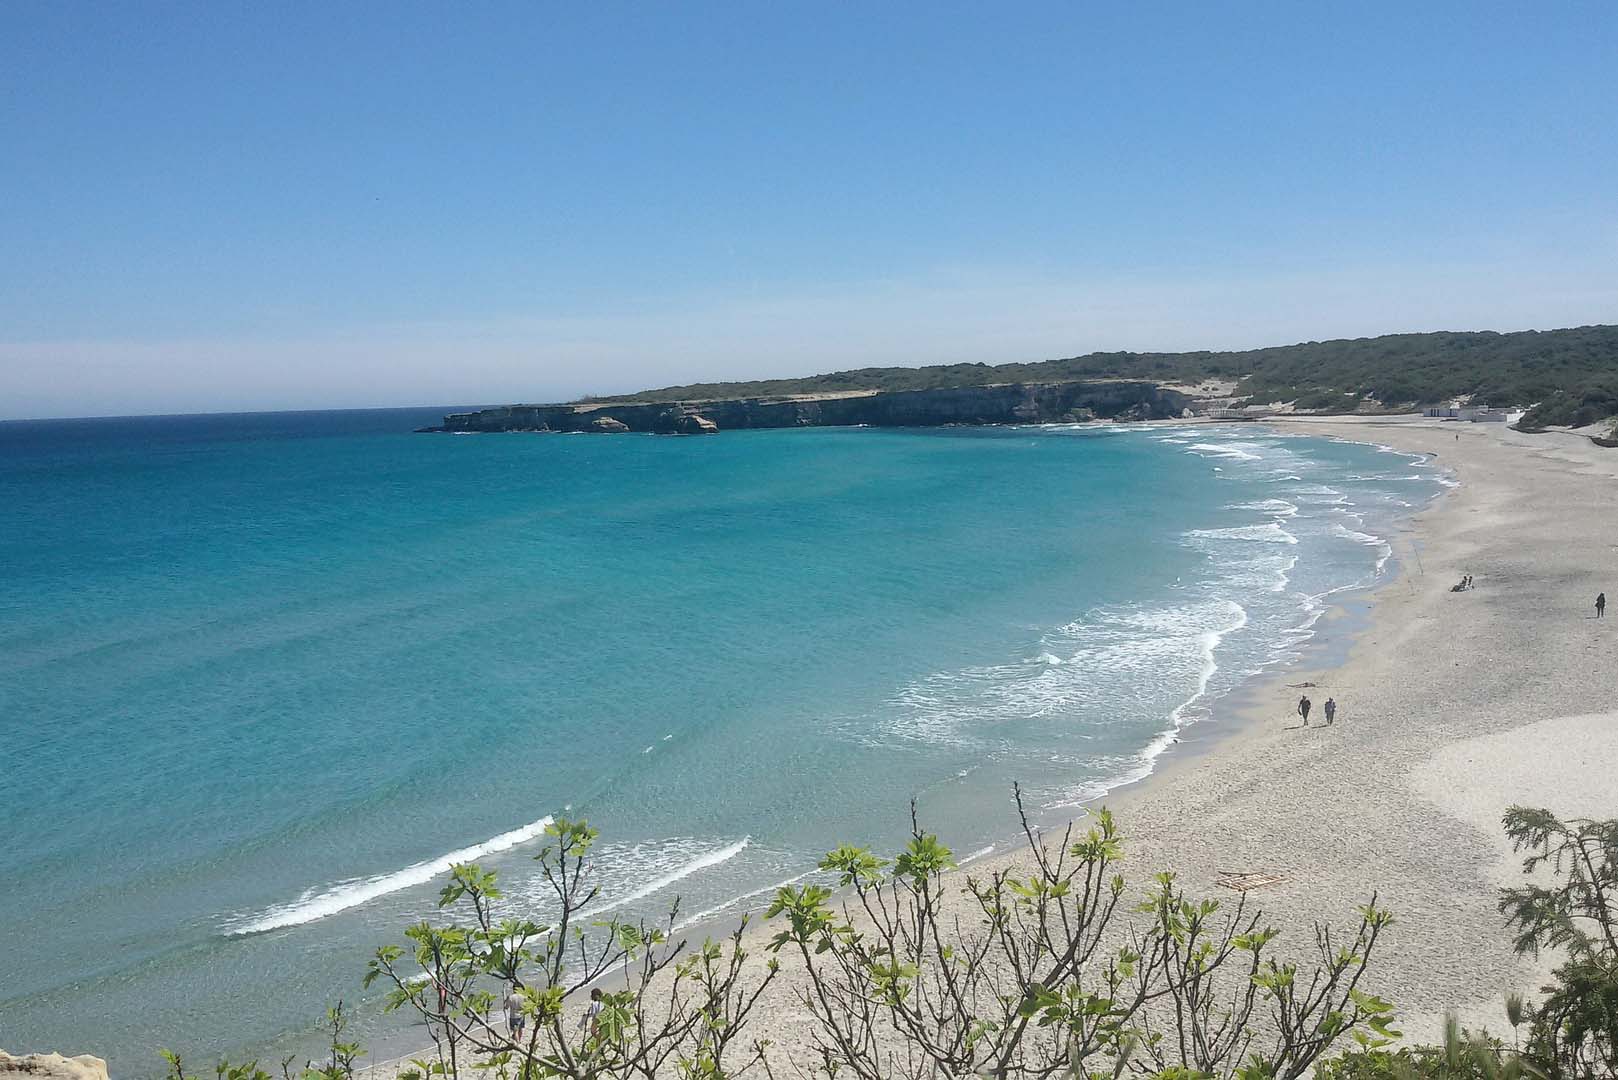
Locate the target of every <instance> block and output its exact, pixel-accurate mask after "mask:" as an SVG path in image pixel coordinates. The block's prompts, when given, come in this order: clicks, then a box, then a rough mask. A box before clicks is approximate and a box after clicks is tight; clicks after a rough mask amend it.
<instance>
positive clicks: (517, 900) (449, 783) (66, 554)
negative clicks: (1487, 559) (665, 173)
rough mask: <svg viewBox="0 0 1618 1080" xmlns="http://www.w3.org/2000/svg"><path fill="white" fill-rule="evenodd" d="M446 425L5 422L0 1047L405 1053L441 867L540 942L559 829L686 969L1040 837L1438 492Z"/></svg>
mask: <svg viewBox="0 0 1618 1080" xmlns="http://www.w3.org/2000/svg"><path fill="white" fill-rule="evenodd" d="M444 411H445V410H442V409H431V410H382V411H361V412H315V413H279V414H250V415H215V416H176V417H155V418H137V419H102V420H75V421H38V422H11V423H4V424H0V736H3V738H0V1046H4V1047H6V1048H7V1049H9V1050H11V1051H13V1052H19V1051H25V1050H46V1049H55V1050H63V1051H66V1052H70V1053H79V1052H92V1053H95V1054H97V1055H100V1056H103V1057H106V1058H108V1059H109V1061H110V1062H111V1065H112V1070H113V1072H114V1075H118V1076H123V1077H143V1076H148V1075H152V1074H156V1073H159V1072H160V1071H161V1067H162V1062H161V1061H160V1059H159V1057H158V1050H159V1048H160V1047H169V1048H172V1049H175V1050H177V1051H180V1052H182V1054H183V1055H184V1056H185V1057H186V1058H187V1059H188V1060H189V1061H190V1062H191V1063H192V1064H194V1065H198V1066H203V1067H206V1065H207V1063H208V1062H210V1061H212V1060H214V1059H216V1058H217V1057H218V1056H219V1055H222V1054H228V1055H231V1056H233V1057H240V1056H243V1055H248V1056H257V1057H259V1058H260V1059H261V1060H263V1061H265V1062H270V1061H278V1060H279V1059H280V1058H281V1057H282V1056H284V1055H305V1056H307V1055H310V1054H313V1053H314V1051H315V1048H316V1044H317V1039H318V1036H317V1032H316V1028H317V1024H318V1022H319V1020H320V1018H321V1013H322V1010H323V1009H324V1008H325V1007H326V1006H327V1005H329V1004H332V1003H335V1002H336V1001H338V1000H341V1001H343V1002H344V1003H345V1007H346V1008H347V1009H348V1010H349V1011H350V1012H351V1013H352V1014H353V1016H354V1018H355V1021H354V1022H355V1031H356V1033H357V1035H358V1036H359V1038H360V1039H361V1041H363V1042H365V1044H366V1045H367V1047H368V1048H370V1049H369V1051H368V1052H369V1053H370V1054H371V1055H374V1056H377V1057H381V1056H385V1055H386V1056H391V1053H398V1052H402V1051H403V1050H404V1049H407V1048H410V1047H412V1046H415V1045H419V1044H421V1043H422V1042H423V1041H424V1039H423V1036H422V1033H421V1031H420V1030H419V1029H413V1028H411V1026H410V1025H409V1023H408V1022H407V1021H405V1020H404V1019H402V1018H400V1017H399V1016H398V1015H396V1014H393V1015H384V1014H383V1013H382V1011H381V1010H380V1008H379V997H380V994H381V989H380V988H374V989H371V990H366V989H364V988H362V986H361V976H362V974H363V972H364V968H365V962H366V960H367V958H368V957H369V956H370V954H371V951H372V950H373V949H374V948H375V947H376V946H378V945H381V944H385V943H389V942H397V941H400V940H401V939H402V937H401V931H402V929H403V928H404V927H405V926H406V925H408V924H410V923H411V922H413V921H416V920H419V919H422V918H438V917H439V914H438V912H437V908H436V902H437V897H438V890H439V888H440V887H441V885H442V883H443V881H444V878H445V875H446V873H447V870H448V868H449V866H450V865H451V864H452V863H455V862H461V861H474V860H475V861H477V862H479V863H481V864H482V865H484V866H485V867H487V868H492V869H494V870H495V871H497V873H498V875H499V881H500V883H501V886H502V888H503V890H504V891H505V894H506V898H507V899H506V903H507V904H508V905H509V910H512V911H515V912H522V913H528V914H533V915H535V916H536V917H542V916H543V914H544V913H545V911H547V910H548V903H549V901H548V894H547V890H546V887H545V885H544V882H543V881H542V880H541V879H540V877H539V876H538V867H537V864H536V863H535V862H534V860H533V856H534V855H535V854H536V852H537V851H538V849H539V847H540V846H541V844H542V837H541V833H542V830H543V828H544V826H545V824H546V823H547V822H548V821H550V820H551V819H553V818H555V817H559V816H564V815H565V816H569V817H583V818H587V819H588V820H589V821H590V823H591V824H592V825H594V826H595V827H596V828H598V829H599V830H600V834H601V839H600V841H599V844H598V847H597V850H596V853H595V858H594V863H593V871H594V873H595V874H596V876H597V880H598V881H599V883H600V885H601V889H602V897H601V901H600V905H601V909H602V910H603V911H605V910H611V911H612V912H613V913H614V914H617V915H619V916H624V917H639V916H646V917H648V918H657V917H666V915H667V912H668V911H669V909H670V907H671V905H673V904H675V903H676V901H677V902H678V905H679V907H678V914H677V915H676V917H675V921H676V923H677V924H679V925H681V926H690V927H692V932H693V933H695V932H699V931H700V930H702V929H703V928H704V927H721V928H723V927H724V926H725V925H726V924H727V920H734V919H735V918H737V917H738V916H740V915H741V914H742V913H743V912H745V911H749V910H753V911H758V910H760V909H762V907H763V906H764V905H766V904H767V902H768V898H769V895H770V893H771V891H772V889H773V888H774V887H776V886H778V885H780V884H781V883H783V882H788V881H796V880H811V879H812V877H813V874H814V869H815V864H816V861H817V859H818V858H819V856H820V854H821V853H823V852H824V851H826V850H828V849H830V848H832V847H834V846H836V845H837V844H840V843H844V842H847V843H856V844H865V845H870V846H872V847H874V848H876V849H877V850H879V851H883V852H891V851H892V850H894V849H895V848H896V847H897V846H898V845H899V844H900V843H902V841H903V839H904V838H905V836H906V835H907V833H908V829H909V824H910V805H911V802H912V801H914V803H915V805H916V809H917V813H918V814H919V816H920V819H921V821H922V823H923V825H924V826H925V827H926V828H927V829H928V830H930V831H933V832H936V833H937V834H938V835H939V836H940V838H941V839H942V840H943V841H944V842H945V843H946V844H948V845H949V846H950V847H951V848H952V849H953V850H954V851H955V852H956V855H957V857H958V858H959V859H961V860H962V861H965V860H967V859H970V858H972V857H977V856H980V855H982V854H984V853H986V852H989V851H992V850H1004V849H1005V847H1006V846H1007V845H1009V844H1012V843H1014V842H1015V840H1014V837H1015V835H1016V833H1017V818H1016V816H1015V808H1014V805H1013V802H1012V797H1011V793H1012V786H1013V784H1019V785H1021V788H1022V791H1023V793H1024V799H1025V802H1026V804H1027V806H1028V809H1029V811H1030V813H1031V814H1033V815H1034V817H1035V820H1036V821H1041V822H1056V821H1060V820H1065V819H1067V818H1069V817H1072V816H1074V815H1077V814H1080V813H1082V812H1083V808H1084V807H1086V806H1087V805H1093V804H1094V803H1095V802H1096V801H1097V800H1099V799H1101V798H1103V797H1104V796H1105V794H1106V793H1107V792H1108V791H1109V790H1111V789H1113V788H1115V787H1117V786H1118V785H1120V784H1123V783H1127V782H1129V781H1132V780H1136V779H1139V778H1141V777H1143V776H1145V775H1146V774H1147V773H1149V772H1150V770H1151V769H1152V766H1153V762H1154V760H1156V759H1157V757H1158V756H1159V755H1160V754H1161V753H1162V752H1163V751H1164V750H1165V748H1167V747H1169V746H1171V745H1172V743H1173V741H1174V740H1175V739H1176V737H1177V736H1178V735H1179V734H1180V733H1181V732H1182V731H1184V730H1185V729H1186V728H1187V727H1188V726H1189V725H1194V724H1197V723H1199V722H1201V723H1209V722H1210V720H1209V718H1210V717H1215V719H1214V720H1213V721H1212V725H1217V723H1218V722H1219V721H1218V719H1217V715H1218V713H1219V708H1218V703H1219V702H1220V700H1221V699H1222V698H1225V697H1227V696H1228V695H1230V694H1231V693H1232V691H1234V690H1236V689H1238V688H1239V687H1241V686H1242V685H1243V684H1244V682H1246V681H1247V680H1250V679H1252V678H1253V677H1254V676H1255V675H1257V674H1259V673H1262V672H1265V671H1266V670H1269V669H1273V668H1275V667H1277V666H1278V665H1283V664H1286V663H1288V662H1289V661H1291V660H1293V659H1295V658H1297V657H1298V656H1299V655H1300V652H1301V651H1302V650H1304V649H1305V648H1306V647H1307V646H1308V644H1309V642H1310V640H1311V637H1312V636H1313V635H1314V634H1316V633H1317V631H1318V630H1319V629H1320V627H1319V626H1318V625H1317V624H1318V621H1319V620H1320V619H1321V616H1322V615H1323V613H1324V612H1326V611H1327V610H1328V609H1329V608H1331V607H1332V606H1333V605H1334V603H1335V602H1336V601H1337V600H1339V599H1343V598H1345V597H1346V596H1349V595H1352V594H1353V593H1354V592H1355V591H1356V590H1364V589H1366V588H1367V587H1369V586H1372V585H1374V584H1375V583H1376V582H1377V581H1378V580H1379V579H1381V578H1383V577H1385V576H1386V575H1387V574H1389V573H1390V572H1391V567H1390V560H1391V558H1392V552H1393V550H1394V547H1393V543H1392V541H1393V539H1394V538H1395V537H1396V536H1397V535H1398V534H1399V532H1400V530H1401V529H1404V528H1406V527H1407V523H1408V521H1409V518H1410V516H1411V515H1412V514H1413V513H1414V512H1415V511H1416V510H1418V509H1419V508H1420V507H1422V506H1424V505H1425V504H1426V503H1427V502H1428V501H1430V500H1431V499H1433V498H1434V497H1435V495H1436V494H1438V493H1439V492H1441V491H1442V490H1443V488H1444V486H1445V485H1446V484H1448V483H1450V482H1451V481H1450V480H1449V479H1448V477H1447V476H1446V475H1445V473H1444V472H1443V470H1442V469H1440V468H1439V467H1438V466H1437V464H1436V463H1435V462H1433V461H1429V460H1424V459H1422V458H1420V457H1413V456H1410V455H1406V454H1400V453H1394V452H1392V451H1391V450H1388V449H1385V448H1381V447H1378V446H1375V445H1368V444H1359V443H1347V442H1337V441H1332V440H1328V439H1324V438H1318V437H1307V436H1298V435H1289V434H1283V433H1279V432H1276V431H1272V430H1268V429H1265V428H1262V427H1258V426H1254V425H1241V424H1232V425H1228V426H1218V425H1197V426H1191V425H1173V424H1169V425H1156V424H1154V425H1107V424H1094V425H1059V426H1029V427H986V428H939V429H926V430H921V429H864V428H844V429H802V430H776V431H735V432H724V433H722V434H719V435H717V436H707V437H692V438H685V437H660V436H651V435H644V436H643V435H617V436H610V437H609V436H601V435H561V434H502V435H467V436H455V435H447V434H431V435H429V434H414V433H413V429H415V428H417V427H420V426H422V425H425V424H429V423H434V422H436V421H437V420H438V419H439V417H440V416H441V414H442V413H443V412H444ZM1278 722H1279V721H1278ZM1205 730H1207V729H1205ZM1125 825H1126V826H1127V823H1125ZM300 1060H301V1058H300Z"/></svg>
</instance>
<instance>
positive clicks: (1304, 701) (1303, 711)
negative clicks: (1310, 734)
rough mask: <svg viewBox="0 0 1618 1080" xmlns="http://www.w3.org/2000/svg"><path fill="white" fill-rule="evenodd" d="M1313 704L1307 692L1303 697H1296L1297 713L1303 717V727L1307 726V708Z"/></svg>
mask: <svg viewBox="0 0 1618 1080" xmlns="http://www.w3.org/2000/svg"><path fill="white" fill-rule="evenodd" d="M1313 704H1314V703H1313V702H1312V701H1310V700H1309V695H1308V694H1305V695H1303V697H1301V698H1299V699H1298V715H1299V716H1301V717H1303V726H1304V727H1308V726H1309V708H1310V706H1311V705H1313Z"/></svg>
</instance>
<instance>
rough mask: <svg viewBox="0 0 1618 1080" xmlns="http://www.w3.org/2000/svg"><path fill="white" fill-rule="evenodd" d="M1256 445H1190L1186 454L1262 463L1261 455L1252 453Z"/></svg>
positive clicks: (1262, 456) (1200, 443)
mask: <svg viewBox="0 0 1618 1080" xmlns="http://www.w3.org/2000/svg"><path fill="white" fill-rule="evenodd" d="M1257 446H1258V444H1257V443H1202V442H1199V443H1192V444H1191V445H1190V446H1188V447H1186V452H1187V453H1192V454H1196V455H1198V456H1199V457H1219V458H1229V459H1231V460H1232V461H1262V460H1263V458H1264V455H1263V454H1255V453H1253V449H1254V448H1256V447H1257Z"/></svg>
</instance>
